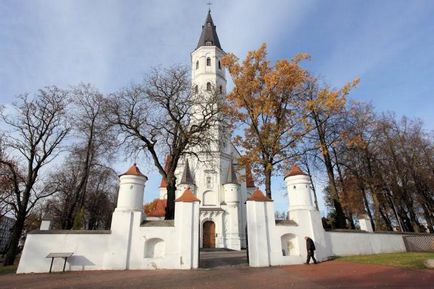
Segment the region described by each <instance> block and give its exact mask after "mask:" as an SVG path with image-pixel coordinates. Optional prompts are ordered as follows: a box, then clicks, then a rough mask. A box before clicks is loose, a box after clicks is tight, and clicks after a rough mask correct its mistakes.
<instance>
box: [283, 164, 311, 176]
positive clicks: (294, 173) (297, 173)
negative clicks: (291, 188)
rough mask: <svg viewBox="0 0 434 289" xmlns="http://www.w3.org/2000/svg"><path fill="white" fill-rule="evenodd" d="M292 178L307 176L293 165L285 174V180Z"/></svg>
mask: <svg viewBox="0 0 434 289" xmlns="http://www.w3.org/2000/svg"><path fill="white" fill-rule="evenodd" d="M292 176H307V174H306V173H305V172H303V171H302V170H301V169H300V167H299V166H298V165H296V164H294V165H293V166H292V167H291V169H290V170H289V171H288V172H287V173H286V175H285V178H287V177H292Z"/></svg>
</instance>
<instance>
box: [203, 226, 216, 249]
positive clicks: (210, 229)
mask: <svg viewBox="0 0 434 289" xmlns="http://www.w3.org/2000/svg"><path fill="white" fill-rule="evenodd" d="M203 247H204V248H215V224H214V222H212V221H206V222H205V223H203Z"/></svg>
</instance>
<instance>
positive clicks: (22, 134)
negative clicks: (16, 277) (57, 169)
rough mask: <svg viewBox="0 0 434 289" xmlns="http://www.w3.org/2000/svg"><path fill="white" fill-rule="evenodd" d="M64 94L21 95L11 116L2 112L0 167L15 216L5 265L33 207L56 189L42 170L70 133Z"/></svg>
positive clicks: (52, 91) (54, 91) (46, 91)
mask: <svg viewBox="0 0 434 289" xmlns="http://www.w3.org/2000/svg"><path fill="white" fill-rule="evenodd" d="M66 96H67V93H66V92H65V91H63V90H61V89H59V88H57V87H47V88H44V89H40V90H39V91H38V93H37V95H35V97H33V98H30V97H29V96H28V95H23V96H21V97H20V98H19V102H18V103H17V104H15V105H14V108H15V113H14V114H5V113H2V115H1V120H2V122H3V125H5V126H6V127H7V129H9V131H7V132H6V133H5V136H6V141H5V144H4V152H3V153H2V155H1V158H0V164H1V165H2V167H3V168H5V169H6V170H7V178H9V179H10V180H11V181H12V183H13V194H11V196H10V198H8V199H7V200H6V201H7V202H8V204H9V205H10V206H11V208H12V211H13V213H14V214H15V217H16V223H15V226H14V229H13V232H12V241H11V245H10V247H9V250H8V252H7V255H6V258H5V261H4V265H11V264H13V263H14V260H15V256H16V254H17V252H18V243H19V240H20V238H21V235H22V233H23V228H24V223H25V220H26V217H27V216H28V214H29V212H30V211H31V210H32V208H33V207H34V206H35V205H36V204H37V203H38V202H39V201H40V200H41V199H43V198H46V197H48V196H50V195H52V194H53V193H54V192H55V190H52V188H50V186H45V185H44V184H43V182H42V180H41V173H42V171H41V170H42V169H43V168H44V167H45V166H46V165H47V164H49V163H50V162H51V161H52V160H53V159H54V158H56V156H57V155H58V154H59V152H60V150H59V147H60V144H61V142H62V141H63V140H64V138H65V136H66V135H67V134H68V132H69V126H68V124H67V121H66V118H65V105H66V104H65V100H66Z"/></svg>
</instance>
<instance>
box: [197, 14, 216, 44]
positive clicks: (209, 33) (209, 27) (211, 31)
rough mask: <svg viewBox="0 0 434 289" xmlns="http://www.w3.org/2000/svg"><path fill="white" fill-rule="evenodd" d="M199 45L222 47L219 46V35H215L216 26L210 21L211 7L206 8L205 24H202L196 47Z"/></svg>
mask: <svg viewBox="0 0 434 289" xmlns="http://www.w3.org/2000/svg"><path fill="white" fill-rule="evenodd" d="M201 46H216V47H218V48H220V49H222V47H221V46H220V41H219V37H218V36H217V31H216V26H215V25H214V22H213V21H212V17H211V8H210V9H209V10H208V15H207V17H206V20H205V24H204V25H202V33H201V34H200V38H199V42H198V43H197V47H196V49H197V48H199V47H201Z"/></svg>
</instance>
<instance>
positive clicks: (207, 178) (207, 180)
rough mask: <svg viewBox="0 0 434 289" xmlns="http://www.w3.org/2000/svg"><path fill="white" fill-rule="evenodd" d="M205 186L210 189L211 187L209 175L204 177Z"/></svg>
mask: <svg viewBox="0 0 434 289" xmlns="http://www.w3.org/2000/svg"><path fill="white" fill-rule="evenodd" d="M206 188H207V189H211V188H212V179H211V177H210V176H208V177H206Z"/></svg>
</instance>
